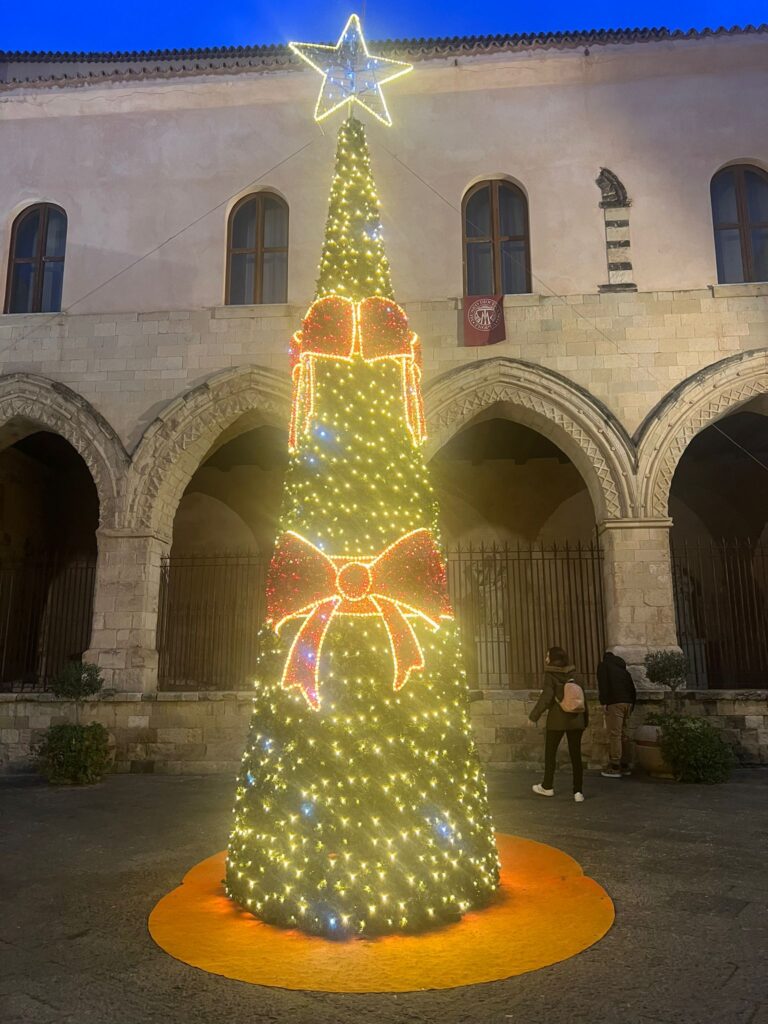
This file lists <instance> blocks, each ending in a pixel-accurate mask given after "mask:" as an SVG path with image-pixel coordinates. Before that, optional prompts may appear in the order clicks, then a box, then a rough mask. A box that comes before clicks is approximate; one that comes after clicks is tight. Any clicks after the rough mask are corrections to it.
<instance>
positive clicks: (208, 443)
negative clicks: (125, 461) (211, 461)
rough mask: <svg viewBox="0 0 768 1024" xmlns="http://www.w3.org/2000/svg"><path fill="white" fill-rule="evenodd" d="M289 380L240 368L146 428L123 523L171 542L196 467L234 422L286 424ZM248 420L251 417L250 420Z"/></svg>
mask: <svg viewBox="0 0 768 1024" xmlns="http://www.w3.org/2000/svg"><path fill="white" fill-rule="evenodd" d="M289 408H290V380H289V379H288V377H287V375H286V374H280V373H276V372H275V371H274V370H270V369H268V368H266V367H262V366H240V367H237V368H235V369H232V370H225V371H224V372H222V373H217V374H215V375H214V376H213V377H210V378H209V379H208V380H207V381H205V382H204V383H203V384H200V385H198V386H197V387H195V388H192V390H190V391H187V392H185V393H184V394H183V395H180V396H179V397H178V398H176V399H175V400H174V401H172V402H171V403H170V404H169V405H168V406H166V408H165V409H163V411H162V412H161V413H160V415H159V416H158V417H157V418H156V419H155V420H154V421H153V422H152V423H151V424H150V425H149V427H147V429H146V431H145V432H144V434H143V435H142V438H141V440H140V441H139V444H138V445H137V447H136V450H135V452H134V456H133V461H132V464H131V468H130V471H129V481H128V487H127V501H126V512H125V515H126V523H125V525H126V526H127V527H129V528H130V529H138V530H147V531H151V532H153V533H156V534H157V535H158V536H159V537H161V538H162V539H163V540H165V541H170V538H171V536H172V533H173V519H174V516H175V514H176V509H177V507H178V504H179V501H180V500H181V496H182V494H183V493H184V489H185V488H186V486H187V484H188V483H189V481H190V480H191V479H192V476H193V475H194V473H195V471H196V470H197V468H198V467H199V466H200V464H201V463H202V462H203V461H204V459H205V457H206V456H207V455H208V454H209V452H210V451H211V450H212V449H213V448H214V447H215V446H216V444H217V442H218V441H219V439H220V438H221V437H222V435H224V434H225V432H226V431H227V430H228V429H230V428H232V427H233V426H234V425H235V424H236V423H237V422H238V421H241V420H243V421H245V422H247V423H248V427H246V429H250V427H252V426H257V425H261V424H265V423H272V424H276V425H285V426H287V423H288V412H289ZM248 417H250V418H248Z"/></svg>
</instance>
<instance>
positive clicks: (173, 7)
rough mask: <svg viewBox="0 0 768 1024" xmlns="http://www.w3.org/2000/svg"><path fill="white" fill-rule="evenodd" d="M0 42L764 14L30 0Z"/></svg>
mask: <svg viewBox="0 0 768 1024" xmlns="http://www.w3.org/2000/svg"><path fill="white" fill-rule="evenodd" d="M0 10H1V13H0V50H142V49H165V48H168V49H174V48H183V47H200V46H231V45H238V44H241V45H242V44H248V43H251V44H259V43H283V42H287V41H288V40H291V39H296V40H300V41H317V42H322V41H333V42H335V41H336V38H337V36H338V34H339V32H340V31H341V28H342V25H343V23H344V21H345V19H346V17H347V15H348V14H350V13H352V12H353V11H356V12H357V13H358V14H360V15H363V16H364V27H365V32H366V35H367V36H368V37H369V38H371V39H382V38H397V37H414V36H441V35H448V36H451V35H490V34H494V33H497V32H545V31H555V30H567V29H586V28H622V27H628V26H629V27H636V26H641V27H649V26H660V25H663V26H666V27H669V28H703V27H706V26H709V27H717V26H719V25H723V24H725V25H729V26H730V25H747V24H758V23H759V22H760V21H765V20H768V15H767V14H766V5H765V0H699V2H698V3H696V4H694V3H692V2H690V0H687V2H686V0H667V2H664V3H662V2H661V0H640V2H637V3H633V4H631V5H615V10H611V9H610V5H607V4H605V3H604V2H601V3H597V0H582V2H581V3H580V4H573V3H566V2H564V0H556V2H554V3H550V4H548V5H547V6H546V7H541V6H539V5H538V4H530V5H527V4H520V5H518V4H514V3H510V2H509V0H485V2H484V3H482V4H478V5H477V6H475V4H473V3H471V2H467V0H433V2H431V3H426V2H422V3H419V2H413V0H411V2H406V0H386V2H385V0H366V2H363V0H360V2H359V3H358V4H357V6H356V7H355V6H351V4H350V3H349V2H345V0H341V2H339V0H325V2H322V3H318V2H310V0H270V2H260V0H233V2H229V3H227V2H225V3H216V2H213V3H212V2H211V0H183V2H182V0H122V2H120V3H114V2H110V0H100V2H99V0H64V2H62V0H36V2H35V3H34V4H33V5H32V6H30V5H29V4H14V3H12V2H11V0H7V2H6V3H4V4H3V6H2V8H1V9H0Z"/></svg>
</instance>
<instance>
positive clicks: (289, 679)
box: [267, 529, 452, 709]
mask: <svg viewBox="0 0 768 1024" xmlns="http://www.w3.org/2000/svg"><path fill="white" fill-rule="evenodd" d="M334 615H379V616H381V618H382V619H383V620H384V625H385V626H386V629H387V633H388V635H389V642H390V647H391V649H392V657H393V659H394V678H393V683H394V688H395V690H399V689H400V688H401V687H403V686H405V684H406V683H407V682H408V677H409V675H410V674H411V672H412V671H413V670H414V669H418V668H423V667H424V654H423V651H422V649H421V645H420V643H419V641H418V638H417V637H416V634H415V633H414V631H413V627H412V626H411V624H410V622H409V621H408V617H409V616H418V617H420V618H422V619H424V620H425V621H426V622H428V623H429V625H430V626H431V627H432V628H433V629H437V628H438V626H439V625H440V620H441V619H445V618H451V617H452V611H451V605H450V600H449V598H448V585H447V581H446V575H445V565H444V563H443V560H442V558H441V556H440V552H439V551H438V549H437V546H436V544H435V542H434V539H433V537H432V534H431V533H430V531H429V530H424V529H421V530H414V531H413V532H412V533H406V534H405V535H404V536H402V537H401V538H400V539H399V540H397V541H395V543H394V544H390V546H389V547H388V548H386V549H385V550H384V551H382V553H381V554H380V555H378V556H377V557H375V558H331V557H329V556H328V555H326V554H324V553H323V552H322V551H321V550H320V549H319V548H318V547H316V546H315V545H314V544H312V543H311V541H308V540H306V539H305V538H304V537H301V536H299V534H297V533H293V532H292V531H288V532H287V533H284V534H283V535H282V537H281V538H280V540H279V541H278V543H277V546H276V548H275V554H274V556H273V558H272V561H271V563H270V566H269V575H268V579H267V622H268V623H269V624H270V625H271V626H272V628H273V629H274V630H275V632H276V633H278V632H279V631H280V629H281V627H282V626H283V624H284V623H286V622H288V620H289V619H295V618H302V619H303V620H304V621H303V622H302V624H301V626H300V627H299V631H298V633H297V634H296V636H295V638H294V640H293V643H292V645H291V649H290V651H289V653H288V658H287V660H286V664H285V670H284V671H283V678H282V685H283V688H284V689H289V688H290V687H292V686H298V687H299V688H300V689H301V691H302V693H303V694H304V697H305V698H306V700H307V702H308V703H309V704H310V706H311V707H313V708H315V709H317V708H318V707H319V706H320V700H319V697H318V686H319V679H318V672H319V661H320V652H321V649H322V646H323V640H324V638H325V634H326V632H327V630H328V627H329V626H330V624H331V620H332V619H333V617H334Z"/></svg>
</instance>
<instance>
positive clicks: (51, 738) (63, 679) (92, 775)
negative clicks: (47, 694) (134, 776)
mask: <svg viewBox="0 0 768 1024" xmlns="http://www.w3.org/2000/svg"><path fill="white" fill-rule="evenodd" d="M101 687H102V678H101V671H100V669H99V667H98V665H92V664H91V663H90V662H87V661H70V662H68V663H67V664H66V665H65V666H64V668H63V669H62V670H61V672H60V673H59V674H58V676H57V677H56V678H55V679H54V680H53V682H52V684H51V691H52V693H53V695H54V696H55V697H61V698H63V699H64V700H71V701H74V704H75V721H74V723H65V724H62V725H52V726H51V727H50V729H46V731H45V733H44V735H43V738H42V740H41V742H40V743H39V745H38V747H37V749H36V751H35V753H36V754H37V758H38V764H39V768H40V771H41V772H42V774H43V775H44V776H45V777H46V778H47V779H48V781H49V782H53V783H56V784H59V785H60V784H70V785H80V786H82V785H86V784H88V783H90V782H98V781H99V780H100V779H101V777H102V776H103V775H104V773H105V772H106V771H107V769H108V768H109V766H110V762H111V751H110V749H109V733H108V732H107V730H106V729H105V728H104V726H103V725H99V723H98V722H91V724H90V725H81V724H80V711H81V708H82V703H83V701H85V700H87V699H88V698H89V697H93V696H94V694H97V693H98V692H99V690H100V689H101Z"/></svg>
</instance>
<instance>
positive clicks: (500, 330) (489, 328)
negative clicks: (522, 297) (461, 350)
mask: <svg viewBox="0 0 768 1024" xmlns="http://www.w3.org/2000/svg"><path fill="white" fill-rule="evenodd" d="M506 337H507V332H506V327H505V324H504V296H503V295H465V296H464V344H465V346H467V347H468V348H476V347H477V346H479V345H495V344H496V343H497V342H499V341H504V340H505V339H506Z"/></svg>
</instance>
